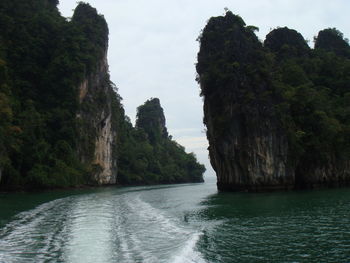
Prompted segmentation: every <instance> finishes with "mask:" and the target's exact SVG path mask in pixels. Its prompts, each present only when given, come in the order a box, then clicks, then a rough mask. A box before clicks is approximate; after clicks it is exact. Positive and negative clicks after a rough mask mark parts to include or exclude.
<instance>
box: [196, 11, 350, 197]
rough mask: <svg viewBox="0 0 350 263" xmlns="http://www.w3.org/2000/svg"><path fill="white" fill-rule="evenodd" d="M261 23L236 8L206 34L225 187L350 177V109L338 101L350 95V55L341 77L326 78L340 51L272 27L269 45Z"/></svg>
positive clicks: (210, 116)
mask: <svg viewBox="0 0 350 263" xmlns="http://www.w3.org/2000/svg"><path fill="white" fill-rule="evenodd" d="M255 29H256V27H253V26H246V25H245V23H244V21H243V20H242V18H240V17H239V16H236V15H233V14H232V13H231V12H230V11H229V12H227V13H226V15H225V16H223V17H214V18H211V19H210V20H209V22H208V24H207V25H206V27H205V28H204V30H203V33H202V35H201V36H200V43H201V46H200V51H199V53H198V64H197V72H198V81H199V83H200V87H201V95H202V96H203V97H204V123H205V125H206V126H207V138H208V141H209V155H210V160H211V164H212V166H213V168H214V170H215V171H216V173H217V178H218V181H217V185H218V188H219V189H220V190H233V191H236V190H249V191H261V190H275V189H290V188H295V187H313V186H317V185H324V184H326V185H336V184H344V182H346V181H348V182H349V181H350V170H349V160H350V158H349V155H348V152H349V148H348V147H349V137H348V135H349V133H348V132H349V130H348V129H349V122H348V121H347V120H346V119H345V118H344V116H345V115H346V116H348V114H349V112H348V111H347V110H346V109H345V105H344V104H342V105H344V106H340V105H339V104H336V103H337V102H338V103H345V100H347V99H346V97H347V96H348V95H346V94H348V93H347V88H349V87H350V85H349V84H350V83H349V80H348V78H347V77H346V74H347V73H346V70H344V66H345V67H348V66H349V60H347V59H346V58H345V57H337V58H336V59H337V61H338V63H339V64H338V65H337V70H339V71H338V73H339V76H338V77H340V76H341V78H342V81H341V82H342V83H341V84H340V83H338V82H337V81H338V80H339V79H337V78H336V77H335V76H332V75H330V76H329V79H327V80H326V78H323V77H322V74H324V71H325V70H326V68H327V69H328V68H330V67H329V65H328V62H327V61H328V60H329V59H330V57H332V56H333V58H334V56H335V54H334V53H327V54H323V53H322V51H320V50H317V49H315V51H314V50H311V49H310V48H309V47H308V45H307V43H306V41H305V40H304V39H303V37H302V36H301V35H300V34H299V33H298V32H296V31H295V30H291V29H288V28H278V29H275V30H273V31H272V32H270V33H269V34H268V35H267V37H266V40H265V42H264V45H263V44H262V43H260V41H259V40H258V38H257V37H256V35H255V34H254V30H255ZM321 32H322V31H321ZM332 32H333V31H332ZM333 33H334V32H333ZM320 34H321V33H320ZM321 35H322V34H321ZM339 37H340V38H341V39H342V36H341V35H339V34H338V38H339ZM333 42H334V41H333ZM333 42H332V43H333ZM316 43H317V41H316ZM316 46H317V45H316ZM347 50H349V45H348V44H347ZM321 61H322V62H321ZM341 65H342V66H341ZM321 86H322V87H321ZM323 87H327V88H328V90H327V92H328V93H327V95H326V93H325V91H324V90H323ZM345 87H346V88H345ZM308 96H311V97H308ZM327 96H328V97H327ZM327 100H329V102H328V103H326V102H325V101H327ZM321 101H322V102H321ZM322 103H325V104H327V105H325V104H322ZM333 105H339V106H338V108H337V109H332V107H335V106H333ZM340 112H342V114H341V116H340V115H339V113H340ZM330 127H331V128H330ZM327 136H328V137H327ZM310 138H312V139H310ZM340 138H341V139H340ZM339 139H340V141H341V142H339ZM343 143H345V145H347V146H344V145H343ZM320 151H323V152H320Z"/></svg>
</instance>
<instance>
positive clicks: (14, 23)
mask: <svg viewBox="0 0 350 263" xmlns="http://www.w3.org/2000/svg"><path fill="white" fill-rule="evenodd" d="M57 4H58V1H52V0H50V1H49V0H36V1H33V0H30V1H22V0H14V1H2V2H1V3H0V26H1V30H0V115H1V118H0V119H1V120H0V170H1V172H2V178H1V181H0V184H1V187H2V188H5V189H10V188H28V187H29V188H47V187H66V186H75V185H79V184H86V183H89V182H90V181H89V176H88V167H85V166H84V165H83V164H82V163H81V161H80V160H79V157H78V155H77V147H78V143H79V137H80V134H79V133H78V125H79V123H78V120H77V118H76V114H77V112H78V110H79V107H80V105H79V101H78V85H79V84H80V82H81V81H82V80H83V79H84V78H85V77H86V76H87V75H88V74H89V73H91V72H93V71H94V70H95V67H96V66H97V61H98V60H99V59H100V58H101V57H102V53H103V52H105V46H104V45H106V40H107V39H108V38H107V35H108V29H107V25H106V22H105V21H104V19H103V18H102V17H101V16H99V15H97V12H96V10H95V9H93V8H92V7H90V6H89V5H88V4H84V3H80V4H79V5H78V7H77V8H76V10H75V13H74V16H73V18H72V20H71V21H67V20H66V19H65V18H63V17H61V15H60V14H59V12H58V10H57V7H56V5H57Z"/></svg>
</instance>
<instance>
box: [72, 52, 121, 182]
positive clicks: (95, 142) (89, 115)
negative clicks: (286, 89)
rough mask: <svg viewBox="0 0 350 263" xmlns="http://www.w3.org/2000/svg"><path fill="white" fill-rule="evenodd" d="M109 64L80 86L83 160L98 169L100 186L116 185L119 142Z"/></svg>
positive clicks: (96, 179) (95, 176) (96, 177)
mask: <svg viewBox="0 0 350 263" xmlns="http://www.w3.org/2000/svg"><path fill="white" fill-rule="evenodd" d="M108 77H109V76H108V65H107V62H106V59H103V61H102V62H101V65H100V66H99V67H98V70H97V72H96V73H95V74H92V75H91V76H90V77H88V78H87V79H85V80H84V81H83V83H82V84H81V85H80V89H79V91H80V92H79V93H80V94H84V93H85V94H86V95H85V96H84V97H82V98H81V110H80V112H79V114H78V118H80V119H81V123H82V126H81V134H85V136H83V138H82V141H81V143H82V147H81V148H80V153H79V155H80V157H81V160H82V161H83V162H84V163H91V164H92V166H93V167H94V169H93V171H92V172H93V178H94V180H95V181H96V182H97V183H98V184H114V183H116V173H117V166H116V163H115V162H116V156H115V155H114V154H115V153H114V152H113V145H114V144H115V143H116V142H115V140H116V135H117V134H116V128H115V127H113V125H112V121H111V118H112V110H111V100H110V97H109V94H111V92H112V90H111V89H112V88H111V87H110V85H109V82H108V81H106V80H108Z"/></svg>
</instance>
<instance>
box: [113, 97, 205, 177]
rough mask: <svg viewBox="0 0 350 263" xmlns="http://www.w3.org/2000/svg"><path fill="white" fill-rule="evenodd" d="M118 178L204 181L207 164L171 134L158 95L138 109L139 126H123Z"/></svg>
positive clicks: (127, 123)
mask: <svg viewBox="0 0 350 263" xmlns="http://www.w3.org/2000/svg"><path fill="white" fill-rule="evenodd" d="M119 147H120V149H119V152H120V153H119V160H118V164H119V172H118V180H119V182H120V183H122V184H145V183H148V184H149V183H181V182H202V181H203V173H204V171H205V167H204V166H203V165H201V164H199V163H198V162H197V160H196V157H195V155H194V154H193V153H189V154H188V153H186V152H185V149H184V147H182V146H181V145H179V144H178V143H176V142H175V141H174V140H172V139H171V136H169V135H168V132H167V129H166V126H165V117H164V113H163V109H162V107H161V106H160V102H159V99H157V98H154V99H150V100H148V101H146V102H145V104H143V105H141V106H139V107H138V109H137V120H136V128H133V127H132V125H131V124H130V122H128V121H126V122H125V123H124V127H123V129H122V130H121V137H120V146H119Z"/></svg>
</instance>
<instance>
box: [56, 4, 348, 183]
mask: <svg viewBox="0 0 350 263" xmlns="http://www.w3.org/2000/svg"><path fill="white" fill-rule="evenodd" d="M85 2H88V3H90V5H91V6H93V7H95V8H96V9H97V10H98V12H99V13H100V14H103V15H104V16H105V18H106V20H107V23H108V26H109V52H108V60H109V66H110V75H111V79H112V81H113V82H114V83H115V84H116V85H117V87H118V88H119V94H120V95H121V96H122V97H123V104H124V108H125V110H126V113H127V115H128V116H129V117H130V118H131V120H132V121H133V122H134V120H135V115H136V108H137V107H138V106H139V105H141V104H143V103H144V102H145V101H146V100H147V99H149V98H151V97H157V98H159V99H160V102H161V104H162V107H163V108H164V112H165V117H166V120H167V127H168V130H169V133H170V134H171V135H173V137H174V139H175V140H176V141H177V142H179V143H180V144H182V145H183V146H185V147H186V150H187V151H188V152H192V151H193V152H195V153H196V155H197V157H198V159H199V161H200V162H202V163H204V164H205V165H206V167H207V170H208V171H207V173H206V175H207V176H212V175H214V172H213V170H212V169H211V167H210V164H209V161H208V157H207V156H208V153H207V141H206V137H205V133H204V132H203V130H204V126H203V124H202V118H203V111H202V99H201V98H200V97H199V87H198V84H197V83H196V81H195V77H196V73H195V65H194V64H195V63H196V56H197V52H198V49H199V44H198V42H196V38H197V36H198V35H199V33H200V31H201V29H203V27H204V26H205V24H206V21H207V20H208V19H209V18H210V17H212V16H218V15H222V14H223V13H224V8H225V7H227V8H229V9H230V10H231V11H232V12H233V13H234V14H239V15H240V16H242V18H243V19H244V21H245V22H246V24H247V25H255V26H257V27H259V28H260V31H259V32H258V36H259V38H260V39H264V38H265V35H266V34H267V33H268V32H269V31H270V30H271V29H273V28H276V27H277V26H280V27H283V26H287V27H289V28H292V29H296V30H297V31H298V32H300V33H301V34H302V35H303V36H304V38H305V39H308V40H310V45H311V46H312V45H313V42H312V40H313V37H314V36H315V35H316V34H317V33H318V31H319V30H321V29H324V28H328V27H336V28H337V29H339V30H340V31H341V32H343V33H344V35H345V37H348V38H350V22H349V12H350V0H255V1H254V0H250V1H244V0H239V1H238V0H230V1H228V0H167V1H164V0H133V1H128V0H85ZM76 5H77V2H76V1H75V0H60V5H59V9H60V11H61V14H62V15H63V16H65V17H71V16H72V13H73V9H74V8H75V6H76Z"/></svg>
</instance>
